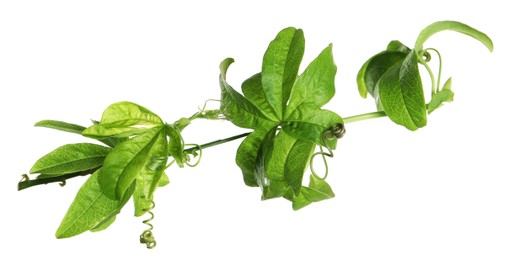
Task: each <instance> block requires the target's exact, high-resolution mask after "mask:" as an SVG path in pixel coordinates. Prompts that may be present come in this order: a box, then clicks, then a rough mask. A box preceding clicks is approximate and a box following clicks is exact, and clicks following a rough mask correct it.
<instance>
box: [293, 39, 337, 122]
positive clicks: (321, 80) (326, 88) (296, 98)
mask: <svg viewBox="0 0 509 260" xmlns="http://www.w3.org/2000/svg"><path fill="white" fill-rule="evenodd" d="M336 71H337V68H336V65H335V64H334V59H333V57H332V45H329V46H328V47H327V48H325V49H324V50H323V51H322V52H321V53H320V55H318V57H316V59H314V60H313V61H312V62H311V63H310V64H309V66H308V67H307V68H306V70H305V71H304V72H303V73H302V74H301V75H300V77H299V78H298V79H297V81H296V82H295V86H293V88H291V90H292V91H291V94H290V100H289V102H288V106H287V107H286V109H285V118H284V119H286V118H288V117H290V116H291V114H292V113H293V112H294V111H295V110H297V109H298V108H299V107H300V106H314V107H315V108H320V107H322V106H323V105H325V104H327V103H328V102H329V101H330V100H331V99H332V97H333V96H334V92H335V87H334V77H335V76H336Z"/></svg>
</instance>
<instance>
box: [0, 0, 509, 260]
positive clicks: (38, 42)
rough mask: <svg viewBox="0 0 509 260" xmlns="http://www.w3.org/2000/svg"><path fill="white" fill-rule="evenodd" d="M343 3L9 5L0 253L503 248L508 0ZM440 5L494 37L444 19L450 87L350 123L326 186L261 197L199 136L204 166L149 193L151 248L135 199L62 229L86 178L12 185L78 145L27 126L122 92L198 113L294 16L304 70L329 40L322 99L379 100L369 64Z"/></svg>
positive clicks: (399, 254) (261, 254) (84, 110)
mask: <svg viewBox="0 0 509 260" xmlns="http://www.w3.org/2000/svg"><path fill="white" fill-rule="evenodd" d="M345 2H346V1H345ZM347 2H348V3H340V1H317V0H314V1H252V2H244V1H220V0H213V1H180V2H179V3H177V2H176V1H173V2H171V1H127V0H122V1H106V0H101V1H22V0H20V1H2V2H1V3H0V91H1V92H0V106H1V109H0V111H1V112H0V113H1V120H0V126H1V127H0V136H1V138H2V145H1V149H0V151H1V157H0V158H1V159H0V161H1V165H2V170H1V172H2V181H1V183H0V195H1V196H0V201H1V216H0V220H1V221H0V230H1V231H2V234H1V236H0V241H1V242H0V258H2V259H12V257H16V258H19V257H20V258H22V259H30V258H35V257H37V258H38V259H55V260H56V259H71V258H72V259H94V258H95V259H107V258H108V257H115V258H116V259H126V258H128V259H140V258H141V257H144V258H145V257H146V258H147V259H211V258H213V259H306V258H308V259H392V260H394V259H509V176H508V174H509V171H508V168H509V167H508V158H507V156H508V152H507V149H508V148H507V147H508V145H509V142H508V137H507V129H508V128H507V124H506V122H507V112H508V109H507V95H508V94H509V90H508V88H509V86H508V85H507V65H506V64H507V63H506V62H507V60H508V59H509V55H508V49H509V42H508V40H509V39H508V32H507V24H509V19H508V18H507V14H506V12H505V10H506V8H505V7H502V4H498V3H503V1H487V0H484V1H457V2H452V1H449V2H447V3H444V2H446V1H420V2H418V3H417V2H415V3H414V2H411V1H400V2H397V1H373V2H363V1H347ZM446 19H447V20H458V21H461V22H464V23H467V24H469V25H471V26H473V27H475V28H478V29H480V30H482V31H484V32H485V33H487V34H488V35H489V36H491V37H492V39H493V41H494V43H495V51H494V52H493V53H489V52H488V51H487V50H486V49H485V48H484V46H483V45H482V44H480V43H478V42H476V41H474V40H473V39H471V38H468V37H465V36H463V35H459V34H455V33H451V32H447V33H441V34H438V35H436V36H434V37H433V38H431V39H430V40H429V41H428V42H427V44H426V46H427V47H436V48H438V49H439V50H441V52H442V55H443V59H444V69H443V73H444V79H445V78H447V77H449V76H453V77H454V81H453V89H454V90H455V92H456V96H455V99H456V100H455V101H454V102H453V103H451V104H448V105H446V106H444V107H443V108H440V109H439V110H438V111H436V112H435V113H433V114H432V115H431V116H430V117H429V120H428V121H429V122H428V126H427V127H425V128H424V129H421V130H418V131H416V132H410V131H407V130H406V129H404V128H402V127H400V126H397V125H395V124H393V123H392V122H391V121H389V120H388V119H387V118H384V119H376V120H370V121H365V122H359V123H353V124H351V125H347V135H346V136H345V138H344V139H342V140H341V141H340V146H339V150H338V151H337V152H336V153H335V154H336V157H335V158H334V159H333V160H329V162H330V169H331V172H330V174H329V178H328V181H329V183H330V184H331V186H332V187H333V189H334V191H335V193H336V198H334V199H332V200H328V201H325V202H321V203H317V204H314V205H311V206H309V207H308V208H305V209H303V210H301V211H297V212H294V211H292V209H291V204H290V203H289V202H287V201H285V200H283V199H278V200H271V201H264V202H262V201H260V192H259V190H258V189H256V188H249V187H246V186H244V184H243V181H242V177H241V172H240V170H239V169H238V168H237V166H236V165H235V162H234V158H235V151H236V148H237V146H238V145H239V143H240V141H236V142H232V143H229V144H226V145H223V146H221V147H215V148H211V149H208V150H205V152H204V158H203V160H202V162H201V164H200V165H199V166H198V167H196V168H193V169H190V168H188V169H178V168H171V169H170V170H169V172H168V173H169V175H170V178H171V181H172V183H171V184H170V185H169V186H167V187H165V188H163V189H160V190H158V191H157V193H156V203H157V207H156V209H155V211H154V212H155V214H156V219H155V220H154V221H153V223H154V224H155V227H156V229H155V231H154V232H155V235H156V238H157V241H158V246H157V248H156V249H154V250H147V249H145V248H144V246H143V245H140V244H139V243H138V236H139V234H140V233H141V231H143V229H144V228H145V226H144V225H143V224H142V223H141V221H142V219H143V218H135V217H133V207H132V205H131V203H129V204H128V205H127V206H126V208H124V210H123V211H122V213H121V214H120V215H119V216H118V218H117V222H116V223H115V224H113V225H112V226H111V227H110V228H109V229H108V230H106V231H102V232H100V233H90V232H87V233H85V234H82V235H80V236H77V237H74V238H70V239H64V240H57V239H56V238H55V237H54V232H55V231H56V228H57V227H58V225H59V222H60V220H61V219H62V217H63V215H64V214H65V212H66V210H67V207H68V206H69V204H70V203H71V201H72V200H73V198H74V195H75V193H76V192H77V190H78V188H79V186H80V185H81V184H82V183H83V181H84V180H85V178H78V179H73V180H71V181H69V182H68V184H67V186H65V187H64V188H61V187H59V186H58V185H57V184H52V185H46V186H38V187H34V188H31V189H28V190H24V191H20V192H18V191H16V184H17V182H18V181H19V179H20V175H21V174H23V173H26V172H28V170H29V169H30V167H31V166H32V164H33V163H34V162H35V161H36V160H37V159H38V158H39V157H41V156H42V155H44V154H45V153H47V152H49V151H51V150H52V149H55V148H56V147H58V146H60V145H63V144H65V143H69V142H71V143H73V142H83V141H85V139H84V138H82V137H80V136H77V135H72V134H68V133H61V132H57V131H52V130H49V129H40V128H34V127H32V126H33V124H34V123H35V122H37V121H39V120H42V119H57V120H64V121H69V122H73V123H77V124H83V125H89V124H90V122H89V119H91V118H94V119H99V118H100V116H101V112H102V110H103V109H104V108H106V107H107V106H108V105H109V104H111V103H114V102H117V101H124V100H129V101H133V102H136V103H139V104H142V105H144V106H146V107H148V108H149V109H151V110H152V111H154V112H156V113H158V114H159V115H160V116H161V117H162V118H164V119H165V120H166V121H168V122H173V121H174V120H177V119H178V118H180V117H182V116H190V115H192V114H193V113H194V112H196V111H197V109H198V107H199V106H201V105H202V104H203V102H204V101H205V100H207V99H210V98H218V97H219V86H218V73H219V70H218V65H219V63H220V62H221V61H222V60H223V59H224V58H226V57H234V58H235V59H236V63H235V64H233V65H232V67H231V69H230V71H229V81H230V82H231V84H232V85H234V86H235V87H236V88H237V89H239V87H240V83H241V82H242V81H243V80H244V79H245V78H247V77H249V76H251V75H252V74H254V73H256V72H258V71H260V69H261V61H262V56H263V54H264V51H265V48H266V47H267V45H268V43H269V42H270V40H272V39H273V38H274V36H275V35H276V34H277V32H278V31H279V30H281V29H283V28H285V27H287V26H295V27H300V28H303V29H304V32H305V35H306V54H305V57H304V61H303V66H302V68H304V66H305V65H307V64H308V63H309V61H310V60H312V59H313V58H314V57H315V56H316V55H317V54H318V53H319V52H320V51H321V49H323V48H324V47H326V46H327V45H328V44H329V43H331V42H332V43H334V56H335V61H336V64H337V65H338V68H339V70H338V75H337V77H336V96H335V97H334V99H333V100H332V101H331V102H330V103H329V104H328V105H327V108H329V109H332V110H334V111H336V112H337V113H339V114H340V115H342V116H344V117H346V116H352V115H355V114H361V113H367V112H371V111H374V109H375V107H374V103H373V102H372V101H371V100H363V99H362V98H360V97H359V95H358V93H357V87H356V82H355V77H356V73H357V71H358V69H359V68H360V66H361V65H362V63H363V62H364V61H365V60H366V59H367V58H369V57H370V56H371V55H373V54H375V53H377V52H378V51H380V50H382V49H383V48H385V46H386V44H387V43H388V42H389V41H390V40H393V39H399V40H400V41H402V42H404V43H406V44H407V45H409V46H413V43H414V41H415V39H416V37H417V35H418V33H419V32H420V30H421V29H423V28H424V27H425V26H427V25H428V24H430V23H432V22H434V21H438V20H446ZM435 61H436V59H435ZM423 75H424V74H423ZM423 78H425V76H423ZM244 131H245V130H243V129H238V128H236V127H234V126H232V125H231V124H230V123H228V122H217V121H214V122H193V124H192V125H191V126H190V127H189V129H186V131H185V133H184V137H185V139H186V142H188V143H204V142H207V141H212V140H215V139H218V138H224V137H228V136H231V135H235V134H238V133H242V132H244Z"/></svg>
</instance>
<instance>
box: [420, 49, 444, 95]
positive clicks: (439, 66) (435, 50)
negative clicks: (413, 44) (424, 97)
mask: <svg viewBox="0 0 509 260" xmlns="http://www.w3.org/2000/svg"><path fill="white" fill-rule="evenodd" d="M428 50H430V51H434V52H435V53H436V54H437V56H438V79H437V87H438V88H440V78H441V77H442V55H440V52H439V51H438V50H437V49H435V48H428V49H426V50H424V51H425V52H428Z"/></svg>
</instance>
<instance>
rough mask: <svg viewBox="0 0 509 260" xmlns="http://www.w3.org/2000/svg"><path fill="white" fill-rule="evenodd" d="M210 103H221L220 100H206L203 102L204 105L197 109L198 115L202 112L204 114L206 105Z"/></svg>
mask: <svg viewBox="0 0 509 260" xmlns="http://www.w3.org/2000/svg"><path fill="white" fill-rule="evenodd" d="M210 101H214V102H221V100H219V99H207V100H206V101H205V104H203V108H200V107H198V109H199V110H200V112H199V113H203V112H205V109H206V108H207V104H208V103H209V102H210Z"/></svg>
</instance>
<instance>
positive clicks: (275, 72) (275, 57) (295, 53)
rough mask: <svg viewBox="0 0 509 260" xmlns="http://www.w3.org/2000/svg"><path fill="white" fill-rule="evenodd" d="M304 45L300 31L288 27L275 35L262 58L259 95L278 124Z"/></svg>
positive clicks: (297, 69)
mask: <svg viewBox="0 0 509 260" xmlns="http://www.w3.org/2000/svg"><path fill="white" fill-rule="evenodd" d="M304 45H305V42H304V33H303V32H302V30H300V29H296V28H293V27H289V28H286V29H283V30H281V31H280V32H279V33H278V35H277V36H276V38H275V39H274V40H273V41H272V42H271V43H270V44H269V47H268V48H267V51H266V52H265V55H264V56H263V64H262V87H263V91H264V93H265V97H266V100H267V102H268V103H269V104H270V106H271V107H272V109H273V110H274V113H275V114H276V116H277V118H278V119H280V120H281V119H283V113H284V108H285V106H286V104H287V101H288V98H289V97H290V93H291V91H292V87H293V85H294V82H295V80H296V78H297V74H298V73H299V66H300V63H301V61H302V56H303V55H304Z"/></svg>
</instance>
